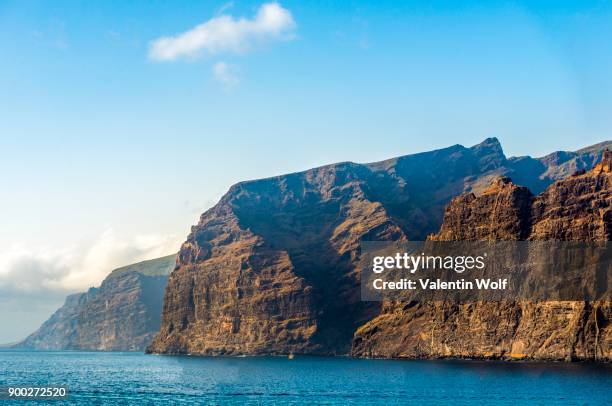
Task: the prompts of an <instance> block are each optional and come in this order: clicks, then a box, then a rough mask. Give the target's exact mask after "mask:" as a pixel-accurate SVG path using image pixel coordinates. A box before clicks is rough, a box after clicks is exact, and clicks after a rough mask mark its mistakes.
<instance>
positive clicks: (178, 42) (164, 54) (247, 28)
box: [149, 3, 296, 61]
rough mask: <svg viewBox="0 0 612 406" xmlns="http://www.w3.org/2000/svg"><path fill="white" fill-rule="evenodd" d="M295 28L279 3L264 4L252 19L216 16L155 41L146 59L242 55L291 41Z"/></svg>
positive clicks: (171, 59)
mask: <svg viewBox="0 0 612 406" xmlns="http://www.w3.org/2000/svg"><path fill="white" fill-rule="evenodd" d="M295 27H296V24H295V21H294V20H293V16H292V15H291V12H290V11H289V10H287V9H285V8H283V7H282V6H281V5H280V4H278V3H266V4H263V5H261V6H260V7H259V8H258V10H257V12H256V13H255V16H254V17H253V18H251V19H248V18H234V17H232V16H228V15H219V16H216V17H214V18H211V19H210V20H208V21H206V22H204V23H202V24H200V25H198V26H196V27H194V28H192V29H191V30H189V31H186V32H183V33H181V34H177V35H174V36H169V37H161V38H158V39H156V40H154V41H153V42H151V44H150V48H149V58H150V59H152V60H154V61H175V60H177V59H180V58H195V57H198V56H201V55H206V54H209V55H216V54H220V53H223V52H227V53H245V52H248V51H250V50H252V49H253V48H255V47H256V46H259V45H262V44H264V43H267V42H270V41H278V40H289V39H291V38H293V32H294V30H295Z"/></svg>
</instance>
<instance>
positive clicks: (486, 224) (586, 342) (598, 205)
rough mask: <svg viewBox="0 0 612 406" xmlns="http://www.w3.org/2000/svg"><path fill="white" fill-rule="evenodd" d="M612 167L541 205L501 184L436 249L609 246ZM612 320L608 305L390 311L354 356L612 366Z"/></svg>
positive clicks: (549, 195) (462, 200)
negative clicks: (546, 243)
mask: <svg viewBox="0 0 612 406" xmlns="http://www.w3.org/2000/svg"><path fill="white" fill-rule="evenodd" d="M611 158H612V157H611V156H610V154H609V153H606V154H605V157H604V159H603V162H602V163H601V164H599V165H598V166H597V167H596V168H595V169H594V170H592V171H590V172H588V173H580V174H578V175H575V176H572V177H570V178H567V179H565V180H563V181H559V182H556V183H554V184H553V185H551V186H550V187H549V188H548V189H546V190H545V191H544V192H543V193H542V194H540V195H538V196H532V195H531V193H530V192H529V190H528V189H526V188H524V187H520V186H517V185H514V184H513V183H512V182H511V181H510V180H509V179H499V180H497V181H496V182H494V184H492V185H491V187H490V188H489V189H488V190H486V191H485V192H484V193H483V194H481V195H479V196H476V195H474V194H467V195H464V196H460V197H457V198H455V199H453V201H452V202H451V203H450V204H449V206H448V207H447V209H446V211H445V216H444V222H443V225H442V227H441V230H440V232H439V233H437V234H436V235H433V236H431V239H432V240H443V241H446V240H448V241H453V240H527V239H529V240H566V241H610V240H611V238H612V233H611V232H610V231H611V225H612V221H611V214H612V174H611V173H610V170H609V167H610V163H612V159H611ZM611 320H612V303H610V302H540V303H534V302H527V301H521V302H501V303H500V302H486V303H485V302H478V303H467V304H456V303H445V302H431V303H386V304H385V306H384V308H383V310H382V312H381V315H380V316H378V317H376V318H374V319H373V320H371V321H370V322H368V323H366V324H365V325H364V326H362V327H361V328H359V329H358V330H357V332H356V334H355V339H354V342H353V348H352V354H353V355H355V356H367V357H397V358H401V357H406V358H417V357H472V358H506V359H516V358H518V359H523V358H529V359H552V360H574V359H580V360H607V361H610V360H612V326H611V323H610V321H611Z"/></svg>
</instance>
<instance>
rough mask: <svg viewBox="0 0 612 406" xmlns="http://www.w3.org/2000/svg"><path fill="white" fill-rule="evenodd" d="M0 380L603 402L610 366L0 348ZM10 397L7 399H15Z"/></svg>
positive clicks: (211, 391)
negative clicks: (206, 355) (0, 349)
mask: <svg viewBox="0 0 612 406" xmlns="http://www.w3.org/2000/svg"><path fill="white" fill-rule="evenodd" d="M0 387H2V390H3V391H4V392H5V394H4V396H5V397H6V391H7V390H8V388H9V387H12V388H15V387H19V388H23V387H64V388H66V389H67V395H66V397H65V398H64V399H57V400H46V401H42V400H41V401H32V400H10V401H6V400H5V401H0V402H6V403H7V404H15V405H18V404H53V405H60V404H83V405H98V404H100V405H116V404H121V405H125V404H134V405H149V404H150V405H158V404H159V405H164V404H177V405H188V404H189V405H190V404H202V405H207V404H211V405H226V404H308V405H312V404H327V405H345V404H364V405H370V404H372V405H374V404H380V405H389V404H414V405H430V404H431V405H473V404H487V405H517V404H518V405H521V404H534V405H611V404H612V366H611V365H610V364H590V363H536V362H501V361H471V360H470V361H468V360H466V361H458V360H368V359H352V358H344V357H335V358H331V357H311V356H296V357H294V358H293V359H289V358H287V357H241V358H235V357H232V358H230V357H195V356H161V355H145V354H140V353H130V352H124V353H122V352H78V351H48V352H47V351H16V350H2V351H0ZM13 399H14V398H13Z"/></svg>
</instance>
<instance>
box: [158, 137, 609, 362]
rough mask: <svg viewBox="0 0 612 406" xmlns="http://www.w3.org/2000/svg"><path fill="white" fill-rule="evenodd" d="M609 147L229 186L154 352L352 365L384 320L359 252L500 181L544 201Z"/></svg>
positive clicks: (440, 157) (167, 304)
mask: <svg viewBox="0 0 612 406" xmlns="http://www.w3.org/2000/svg"><path fill="white" fill-rule="evenodd" d="M603 147H604V146H603V145H600V146H596V147H593V148H591V149H588V150H584V151H582V152H580V151H578V152H568V153H563V154H561V156H559V157H557V159H549V158H546V157H545V158H529V157H522V158H510V159H507V158H506V157H505V155H504V154H503V151H502V149H501V146H500V144H499V142H498V141H497V140H496V139H487V140H485V141H484V142H483V143H481V144H479V145H476V146H474V147H471V148H465V147H463V146H460V145H455V146H452V147H449V148H445V149H442V150H437V151H432V152H427V153H421V154H415V155H408V156H403V157H399V158H394V159H390V160H386V161H382V162H377V163H373V164H355V163H350V162H349V163H340V164H335V165H329V166H325V167H321V168H315V169H311V170H308V171H305V172H301V173H294V174H289V175H284V176H278V177H275V178H269V179H262V180H257V181H250V182H243V183H239V184H237V185H234V186H232V187H231V188H230V190H229V191H228V193H227V194H226V195H225V196H224V197H223V198H222V199H221V200H220V201H219V203H218V204H217V205H216V206H214V207H213V208H211V209H210V210H208V211H207V212H205V213H204V214H203V215H202V216H201V218H200V221H199V223H198V224H197V225H196V226H194V227H192V230H191V233H190V234H189V236H188V238H187V241H186V242H185V243H184V244H183V246H182V247H181V250H180V252H179V255H178V260H177V267H176V269H175V270H174V271H173V272H172V274H171V275H170V278H169V280H168V285H167V288H166V292H165V296H164V305H163V315H162V323H161V328H160V331H159V333H158V334H157V335H156V337H155V339H154V341H153V342H152V344H151V345H150V346H149V348H148V349H147V351H148V352H152V353H192V354H211V355H218V354H233V355H236V354H286V353H315V354H347V353H349V352H350V351H351V343H352V340H353V335H354V333H355V331H356V330H357V329H358V328H359V327H360V326H362V325H363V324H364V323H367V322H368V320H371V319H372V318H374V317H376V316H377V315H378V314H380V311H381V308H380V304H378V303H368V302H361V301H360V296H359V274H358V273H357V271H356V270H355V266H354V265H355V260H356V258H357V257H358V255H359V243H360V242H361V241H368V240H402V239H412V240H420V239H424V238H425V237H426V236H427V235H428V234H430V233H432V232H435V231H437V230H439V227H440V225H441V223H442V217H443V214H444V207H445V206H446V204H447V203H448V202H449V201H450V200H451V198H453V197H455V196H457V195H460V194H462V193H466V192H468V193H472V192H474V193H480V192H481V191H483V190H485V189H486V188H487V185H488V184H489V183H490V181H491V179H495V178H497V177H499V176H502V175H507V176H513V175H516V176H519V177H520V178H522V179H523V180H524V181H525V183H526V184H528V185H529V186H530V187H533V188H534V190H537V191H541V190H543V189H544V188H545V187H546V186H548V185H550V184H551V183H552V182H553V181H554V179H555V176H561V175H559V174H560V173H561V172H563V170H565V169H563V170H561V169H560V168H566V166H568V165H569V166H575V167H579V166H581V165H583V164H584V163H589V162H594V161H595V160H597V159H598V158H599V157H600V156H601V150H602V149H603ZM509 198H510V197H509ZM517 210H519V211H520V210H523V209H521V208H518V209H517ZM508 215H509V216H510V215H511V213H509V214H508ZM517 238H518V237H517ZM355 354H357V355H359V354H360V353H359V351H355Z"/></svg>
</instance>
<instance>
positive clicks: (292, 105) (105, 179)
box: [0, 0, 612, 343]
mask: <svg viewBox="0 0 612 406" xmlns="http://www.w3.org/2000/svg"><path fill="white" fill-rule="evenodd" d="M611 38H612V4H611V3H610V2H605V1H589V2H584V1H563V0H557V1H537V2H519V1H516V2H513V1H505V2H482V1H460V0H457V1H427V2H425V1H406V2H397V1H385V0H378V1H361V2H356V1H355V2H353V1H340V0H337V1H320V2H304V1H282V2H280V3H274V2H265V1H263V2H252V1H232V2H224V1H218V2H216V1H181V2H174V1H161V0H154V1H144V0H143V1H125V0H120V1H117V0H105V1H79V0H55V1H31V0H14V1H13V0H0V188H1V189H0V190H2V191H3V198H2V199H1V200H0V213H1V214H0V216H1V217H0V220H1V223H0V224H1V227H2V228H1V229H2V232H1V233H0V309H1V310H2V312H0V323H1V324H2V326H3V328H2V329H0V343H3V342H12V341H16V340H19V339H21V338H23V337H25V336H26V335H27V334H28V333H30V332H32V331H34V330H35V329H36V328H37V327H38V325H40V323H41V322H42V321H44V320H45V319H46V318H47V317H48V316H49V315H50V314H51V313H52V312H53V311H54V310H55V309H57V308H58V307H59V306H60V305H61V304H62V303H63V301H64V298H65V296H66V294H67V293H71V292H77V291H82V290H85V289H87V288H88V287H90V286H95V285H98V284H99V283H100V281H101V280H102V279H103V278H104V276H106V275H107V274H108V273H109V272H110V271H111V270H112V269H113V268H116V267H118V266H121V265H125V264H128V263H132V262H135V261H139V260H144V259H149V258H155V257H158V256H161V255H164V254H169V253H172V252H174V251H176V250H178V248H179V246H180V243H181V242H182V241H183V240H184V239H185V237H186V235H187V233H188V232H189V229H190V226H191V225H192V224H194V223H196V222H197V219H198V217H199V215H200V214H201V213H202V212H203V211H204V210H205V209H207V208H209V207H211V206H212V205H213V204H214V203H215V202H216V201H217V199H218V198H219V197H220V196H221V195H222V194H223V193H224V192H225V191H226V190H227V189H228V188H229V186H230V185H231V184H233V183H235V182H238V181H241V180H247V179H254V178H261V177H267V176H273V175H278V174H283V173H287V172H295V171H299V170H305V169H308V168H310V167H314V166H319V165H323V164H328V163H333V162H338V161H355V162H372V161H377V160H382V159H385V158H389V157H393V156H398V155H404V154H410V153H415V152H420V151H426V150H431V149H435V148H442V147H446V146H450V145H454V144H463V145H466V146H470V145H473V144H476V143H478V142H480V141H482V140H483V139H485V138H487V137H491V136H495V137H498V138H499V140H500V141H501V143H502V145H503V147H504V151H505V152H506V154H507V155H508V156H511V155H532V156H541V155H544V154H546V153H549V152H552V151H555V150H574V149H577V148H580V147H583V146H587V145H590V144H594V143H596V142H600V141H603V140H607V139H611V138H612V136H611V135H610V130H611V129H612V114H609V112H610V111H612V75H610V74H609V72H612V40H611Z"/></svg>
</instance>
